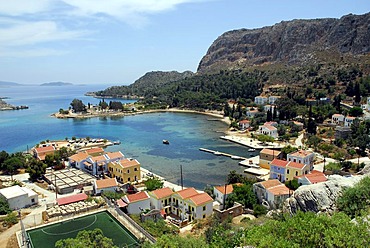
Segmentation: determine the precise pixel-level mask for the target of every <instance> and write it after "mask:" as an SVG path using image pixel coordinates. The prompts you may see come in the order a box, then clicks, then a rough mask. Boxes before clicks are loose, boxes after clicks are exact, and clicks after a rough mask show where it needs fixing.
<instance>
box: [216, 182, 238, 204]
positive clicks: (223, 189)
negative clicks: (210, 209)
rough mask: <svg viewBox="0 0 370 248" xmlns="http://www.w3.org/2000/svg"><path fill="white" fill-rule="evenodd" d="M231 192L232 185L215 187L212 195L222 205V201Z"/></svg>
mask: <svg viewBox="0 0 370 248" xmlns="http://www.w3.org/2000/svg"><path fill="white" fill-rule="evenodd" d="M233 190H234V187H233V185H232V184H229V185H222V186H215V187H213V195H214V196H215V200H216V201H218V202H219V203H221V204H224V200H225V201H226V199H227V197H228V196H229V195H230V194H231V193H232V192H233Z"/></svg>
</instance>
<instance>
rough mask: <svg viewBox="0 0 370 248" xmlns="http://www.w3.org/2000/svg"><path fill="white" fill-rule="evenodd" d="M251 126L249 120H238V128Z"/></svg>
mask: <svg viewBox="0 0 370 248" xmlns="http://www.w3.org/2000/svg"><path fill="white" fill-rule="evenodd" d="M250 126H251V122H250V121H249V120H241V121H239V128H240V129H241V130H245V129H248V128H249V127H250Z"/></svg>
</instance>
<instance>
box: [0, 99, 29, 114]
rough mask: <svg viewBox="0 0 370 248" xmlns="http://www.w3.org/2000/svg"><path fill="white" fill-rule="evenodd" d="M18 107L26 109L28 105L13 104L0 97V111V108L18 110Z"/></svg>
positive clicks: (0, 109)
mask: <svg viewBox="0 0 370 248" xmlns="http://www.w3.org/2000/svg"><path fill="white" fill-rule="evenodd" d="M19 109H28V106H24V105H21V106H13V105H11V104H9V103H7V102H5V101H4V100H2V99H0V111H2V110H19Z"/></svg>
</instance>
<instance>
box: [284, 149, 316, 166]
mask: <svg viewBox="0 0 370 248" xmlns="http://www.w3.org/2000/svg"><path fill="white" fill-rule="evenodd" d="M314 159H315V154H314V153H313V152H310V151H306V150H299V151H296V152H292V153H289V154H288V155H287V160H288V161H293V162H296V163H300V164H309V165H310V170H312V169H313V161H314Z"/></svg>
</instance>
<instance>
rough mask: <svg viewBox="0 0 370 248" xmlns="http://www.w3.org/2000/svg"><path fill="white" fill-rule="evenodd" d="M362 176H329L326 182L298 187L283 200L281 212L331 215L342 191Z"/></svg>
mask: <svg viewBox="0 0 370 248" xmlns="http://www.w3.org/2000/svg"><path fill="white" fill-rule="evenodd" d="M362 178H363V176H353V177H342V176H339V175H332V176H329V178H328V181H326V182H322V183H317V184H312V185H305V186H301V187H299V188H298V189H297V190H296V191H295V192H294V193H293V195H292V196H291V197H289V198H288V199H286V200H285V202H284V204H283V211H284V212H288V213H290V214H295V213H296V212H297V211H303V212H307V211H311V212H315V213H319V212H325V213H332V212H333V211H335V210H336V209H337V208H336V201H337V199H338V197H339V196H340V195H341V194H342V192H343V190H344V189H346V188H348V187H353V186H354V185H355V184H356V183H357V182H359V181H360V180H361V179H362Z"/></svg>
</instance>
